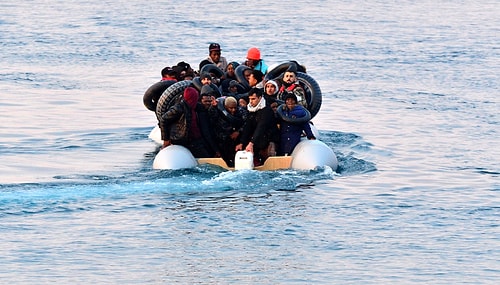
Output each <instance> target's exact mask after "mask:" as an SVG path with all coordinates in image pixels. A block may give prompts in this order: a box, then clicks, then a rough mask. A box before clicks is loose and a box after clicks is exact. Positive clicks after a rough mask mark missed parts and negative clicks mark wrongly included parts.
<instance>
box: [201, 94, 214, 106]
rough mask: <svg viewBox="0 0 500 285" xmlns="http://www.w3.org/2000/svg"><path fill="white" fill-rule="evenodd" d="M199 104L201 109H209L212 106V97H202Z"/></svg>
mask: <svg viewBox="0 0 500 285" xmlns="http://www.w3.org/2000/svg"><path fill="white" fill-rule="evenodd" d="M201 104H202V105H203V107H205V109H208V108H210V106H211V105H212V96H210V95H203V96H202V97H201Z"/></svg>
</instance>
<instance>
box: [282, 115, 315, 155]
mask: <svg viewBox="0 0 500 285" xmlns="http://www.w3.org/2000/svg"><path fill="white" fill-rule="evenodd" d="M280 107H284V106H280ZM282 114H283V116H284V117H286V118H287V120H283V118H280V117H278V121H279V124H280V147H279V151H278V154H279V155H285V154H288V155H290V154H292V152H293V150H294V148H295V146H297V144H298V143H299V142H300V139H301V137H302V132H305V133H306V136H307V138H309V139H310V138H314V134H313V133H312V130H311V126H310V125H309V122H303V123H294V122H290V121H293V119H295V118H302V117H304V116H305V115H306V111H305V108H304V107H302V106H300V105H296V106H295V108H293V109H292V110H288V109H287V108H283V112H282Z"/></svg>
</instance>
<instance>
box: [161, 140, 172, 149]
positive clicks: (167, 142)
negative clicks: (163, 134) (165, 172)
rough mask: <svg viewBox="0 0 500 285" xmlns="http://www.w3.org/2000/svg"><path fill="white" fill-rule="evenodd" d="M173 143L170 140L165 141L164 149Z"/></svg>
mask: <svg viewBox="0 0 500 285" xmlns="http://www.w3.org/2000/svg"><path fill="white" fill-rule="evenodd" d="M169 145H172V143H171V142H170V141H169V140H166V141H163V145H162V147H161V148H162V149H164V148H166V147H167V146H169Z"/></svg>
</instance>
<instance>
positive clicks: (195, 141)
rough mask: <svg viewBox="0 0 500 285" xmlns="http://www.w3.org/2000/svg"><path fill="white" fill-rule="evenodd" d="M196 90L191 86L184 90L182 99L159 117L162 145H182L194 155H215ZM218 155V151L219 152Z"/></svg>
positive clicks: (207, 120) (198, 156)
mask: <svg viewBox="0 0 500 285" xmlns="http://www.w3.org/2000/svg"><path fill="white" fill-rule="evenodd" d="M198 97H199V96H198V91H197V90H196V89H195V88H193V87H187V88H186V89H185V90H184V93H183V97H182V100H181V101H180V102H179V103H177V104H174V105H173V106H172V107H170V108H169V109H168V110H167V111H166V112H165V113H164V114H162V115H161V117H160V123H159V125H160V129H161V138H162V140H163V147H164V148H165V147H168V146H169V145H171V144H177V145H182V146H184V147H186V148H187V149H189V151H191V153H192V154H193V156H194V157H197V158H201V157H213V156H217V152H218V149H217V150H212V149H211V146H210V144H209V141H208V140H209V139H210V124H209V119H208V118H207V114H206V111H205V113H203V111H204V108H203V107H202V106H201V104H199V103H198ZM219 155H220V152H219Z"/></svg>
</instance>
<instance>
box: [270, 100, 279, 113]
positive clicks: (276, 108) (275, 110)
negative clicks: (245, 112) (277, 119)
mask: <svg viewBox="0 0 500 285" xmlns="http://www.w3.org/2000/svg"><path fill="white" fill-rule="evenodd" d="M271 109H273V111H274V112H275V113H276V112H277V111H278V102H276V101H275V102H272V103H271Z"/></svg>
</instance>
